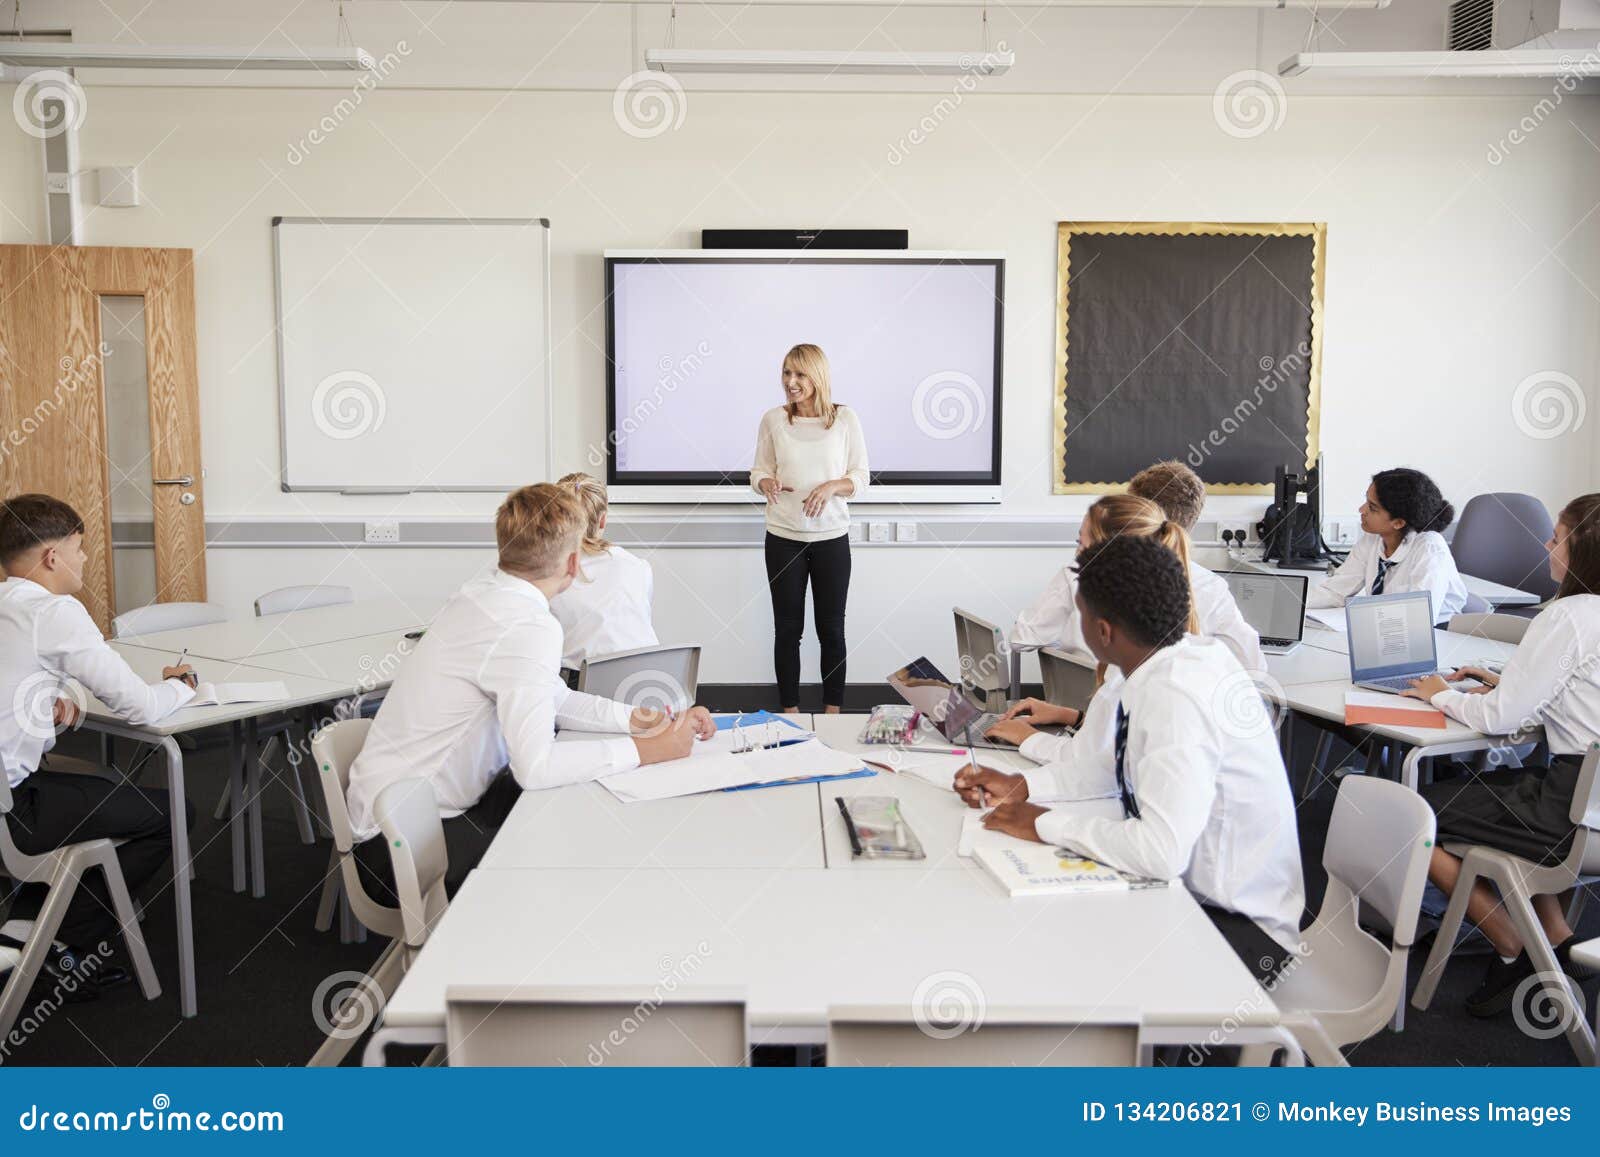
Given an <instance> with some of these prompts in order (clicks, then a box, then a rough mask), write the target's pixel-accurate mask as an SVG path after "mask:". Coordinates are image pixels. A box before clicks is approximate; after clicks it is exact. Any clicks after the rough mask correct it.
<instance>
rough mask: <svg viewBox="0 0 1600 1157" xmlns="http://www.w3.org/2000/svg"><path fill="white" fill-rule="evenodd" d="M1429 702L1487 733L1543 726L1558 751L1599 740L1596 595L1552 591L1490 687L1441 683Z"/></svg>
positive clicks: (1573, 751)
mask: <svg viewBox="0 0 1600 1157" xmlns="http://www.w3.org/2000/svg"><path fill="white" fill-rule="evenodd" d="M1433 705H1434V706H1435V707H1437V708H1438V709H1439V710H1440V711H1443V712H1444V713H1445V714H1446V715H1448V716H1450V717H1451V718H1452V719H1456V720H1459V721H1460V722H1462V723H1465V724H1466V725H1467V726H1468V727H1471V728H1474V729H1476V730H1478V731H1481V732H1483V733H1484V734H1486V735H1508V734H1511V733H1513V732H1518V731H1522V732H1527V731H1532V730H1533V729H1534V728H1536V727H1539V726H1543V727H1544V737H1545V739H1546V741H1548V742H1549V744H1550V750H1551V752H1553V753H1554V754H1556V755H1581V754H1583V753H1584V752H1586V751H1588V750H1589V745H1590V744H1591V743H1595V742H1596V741H1600V595H1568V596H1567V597H1566V598H1564V599H1557V600H1556V601H1555V602H1553V603H1551V604H1550V605H1549V606H1548V607H1546V608H1545V609H1544V610H1542V611H1540V612H1539V615H1538V617H1537V618H1535V619H1534V620H1533V622H1531V623H1529V624H1528V633H1527V634H1526V635H1524V636H1523V637H1522V642H1521V643H1520V644H1518V646H1517V649H1516V652H1515V653H1514V654H1513V655H1512V656H1511V659H1510V660H1509V661H1508V662H1507V663H1506V665H1505V669H1504V670H1503V671H1502V672H1501V675H1500V682H1499V684H1498V685H1497V686H1496V687H1495V688H1494V690H1492V691H1488V692H1485V693H1484V694H1482V695H1469V694H1467V693H1466V692H1464V691H1441V692H1439V693H1438V694H1437V695H1435V696H1434V697H1433Z"/></svg>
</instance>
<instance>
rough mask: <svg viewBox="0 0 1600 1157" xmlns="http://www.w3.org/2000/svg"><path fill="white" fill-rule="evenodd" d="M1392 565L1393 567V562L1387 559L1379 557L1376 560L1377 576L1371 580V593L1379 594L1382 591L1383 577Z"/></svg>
mask: <svg viewBox="0 0 1600 1157" xmlns="http://www.w3.org/2000/svg"><path fill="white" fill-rule="evenodd" d="M1393 567H1394V563H1393V562H1392V561H1391V560H1389V559H1386V558H1380V559H1379V560H1378V577H1377V578H1375V579H1373V580H1372V593H1373V594H1375V595H1381V594H1382V593H1383V580H1384V577H1385V576H1386V575H1387V574H1388V573H1389V571H1390V570H1391V569H1393Z"/></svg>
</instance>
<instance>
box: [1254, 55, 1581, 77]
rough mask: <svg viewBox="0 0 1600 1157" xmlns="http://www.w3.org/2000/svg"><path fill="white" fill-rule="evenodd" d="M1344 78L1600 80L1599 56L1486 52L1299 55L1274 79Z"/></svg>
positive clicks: (1284, 63) (1283, 64)
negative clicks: (1322, 74)
mask: <svg viewBox="0 0 1600 1157" xmlns="http://www.w3.org/2000/svg"><path fill="white" fill-rule="evenodd" d="M1312 70H1317V71H1319V72H1328V73H1334V72H1337V73H1341V74H1344V75H1347V76H1406V77H1424V78H1425V77H1474V76H1476V77H1493V76H1551V77H1559V76H1572V77H1584V76H1600V53H1595V52H1592V51H1591V52H1578V51H1575V50H1573V49H1559V48H1506V49H1485V50H1483V51H1481V52H1301V53H1297V54H1295V55H1294V56H1291V57H1289V59H1287V60H1285V61H1284V62H1283V63H1282V64H1280V65H1278V75H1279V76H1299V75H1300V74H1301V73H1304V72H1310V71H1312Z"/></svg>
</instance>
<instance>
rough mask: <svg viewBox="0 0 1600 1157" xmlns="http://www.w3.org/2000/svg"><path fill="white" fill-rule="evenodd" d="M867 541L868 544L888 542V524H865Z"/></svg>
mask: <svg viewBox="0 0 1600 1157" xmlns="http://www.w3.org/2000/svg"><path fill="white" fill-rule="evenodd" d="M867 541H868V542H888V541H889V524H888V523H887V522H869V523H867Z"/></svg>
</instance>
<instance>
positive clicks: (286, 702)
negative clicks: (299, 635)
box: [83, 643, 340, 1017]
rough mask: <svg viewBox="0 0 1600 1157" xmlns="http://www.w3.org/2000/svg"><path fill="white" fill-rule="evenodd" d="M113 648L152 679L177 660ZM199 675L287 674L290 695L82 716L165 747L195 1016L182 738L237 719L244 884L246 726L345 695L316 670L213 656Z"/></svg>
mask: <svg viewBox="0 0 1600 1157" xmlns="http://www.w3.org/2000/svg"><path fill="white" fill-rule="evenodd" d="M112 646H113V647H115V649H116V650H117V651H118V653H119V654H121V655H122V657H123V658H124V659H126V660H127V661H128V664H129V666H131V667H132V668H133V670H134V672H135V673H136V674H137V675H138V676H139V677H140V678H141V679H144V680H146V681H147V682H151V683H154V682H158V681H159V680H160V679H161V669H162V668H163V667H164V666H167V665H168V664H170V663H171V662H172V655H170V654H167V653H165V652H163V651H154V650H150V649H148V648H143V647H133V646H124V645H121V644H118V643H113V644H112ZM200 674H202V676H203V677H204V678H205V680H207V681H208V682H223V681H237V682H251V683H259V682H266V681H269V680H282V681H283V683H284V685H285V688H286V689H287V690H288V692H289V694H288V697H287V698H285V699H282V700H278V701H274V702H271V703H234V704H231V705H226V706H219V707H186V708H182V709H180V710H178V711H175V712H173V713H172V714H171V715H169V716H167V717H166V718H165V719H163V720H161V721H160V722H159V723H146V724H139V725H134V724H131V723H125V722H123V721H122V720H121V719H119V718H118V717H117V716H116V715H114V714H113V713H112V712H111V710H110V709H109V708H108V707H106V705H105V704H104V703H102V702H100V700H99V699H96V698H94V697H92V696H91V697H90V699H89V702H88V705H87V709H86V711H85V712H84V720H83V726H84V727H85V728H86V729H88V730H90V731H97V732H101V733H104V734H106V735H112V736H117V737H119V738H123V739H131V740H134V741H136V742H139V743H144V744H149V745H151V746H154V747H157V748H159V749H160V750H161V752H162V754H163V755H164V756H165V758H166V766H167V791H168V793H169V796H170V804H171V809H172V894H173V908H174V910H175V912H176V917H177V927H178V1009H179V1012H180V1013H181V1014H182V1015H183V1016H186V1017H189V1016H194V1015H195V1013H196V1012H197V1011H198V1008H199V1004H198V1001H197V999H196V995H195V979H194V916H193V911H192V909H191V906H190V897H189V885H190V881H191V880H192V879H193V875H194V864H193V861H192V858H191V855H190V851H189V828H188V825H187V824H186V823H185V819H186V815H187V807H186V806H185V801H186V799H187V794H186V791H185V786H184V778H183V752H182V750H181V749H180V748H179V747H178V742H177V739H176V736H179V735H182V734H183V733H185V732H188V731H198V730H200V729H201V728H205V727H217V726H220V725H224V724H231V725H235V726H234V742H233V751H232V753H231V757H230V760H229V775H230V777H231V782H232V783H233V785H234V793H233V800H234V805H233V806H234V822H233V825H232V826H233V841H234V866H235V867H234V871H235V878H234V885H235V890H239V889H241V888H242V886H243V885H242V881H241V880H240V879H239V875H238V874H239V872H240V871H241V869H242V866H243V863H244V857H243V840H244V833H245V828H244V818H243V813H242V810H241V809H242V807H243V804H242V801H243V800H244V799H245V789H244V782H243V780H244V773H245V767H244V758H243V753H244V750H245V748H244V745H243V744H242V743H241V742H240V736H239V725H249V724H251V723H252V722H253V721H254V720H255V719H256V718H257V717H259V716H261V715H264V714H267V713H270V712H273V711H282V710H287V709H293V708H297V707H304V706H308V705H310V704H313V703H321V702H323V701H325V700H327V699H330V698H336V697H337V696H338V695H339V694H340V691H339V688H338V687H337V686H335V685H334V684H331V683H329V682H327V681H326V680H322V679H316V678H312V677H310V676H298V675H283V674H281V673H279V672H275V671H267V670H264V669H262V668H259V667H251V666H246V665H241V664H236V663H225V662H221V661H213V662H208V663H207V664H206V666H205V670H204V671H202V672H200ZM250 822H251V823H252V824H254V825H256V829H257V830H256V832H255V835H256V840H255V844H256V848H257V849H259V848H260V846H261V845H260V831H259V824H260V811H259V809H254V810H253V811H252V812H251V815H250ZM258 870H259V863H258ZM257 878H258V879H259V878H260V877H259V874H258V876H257Z"/></svg>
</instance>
